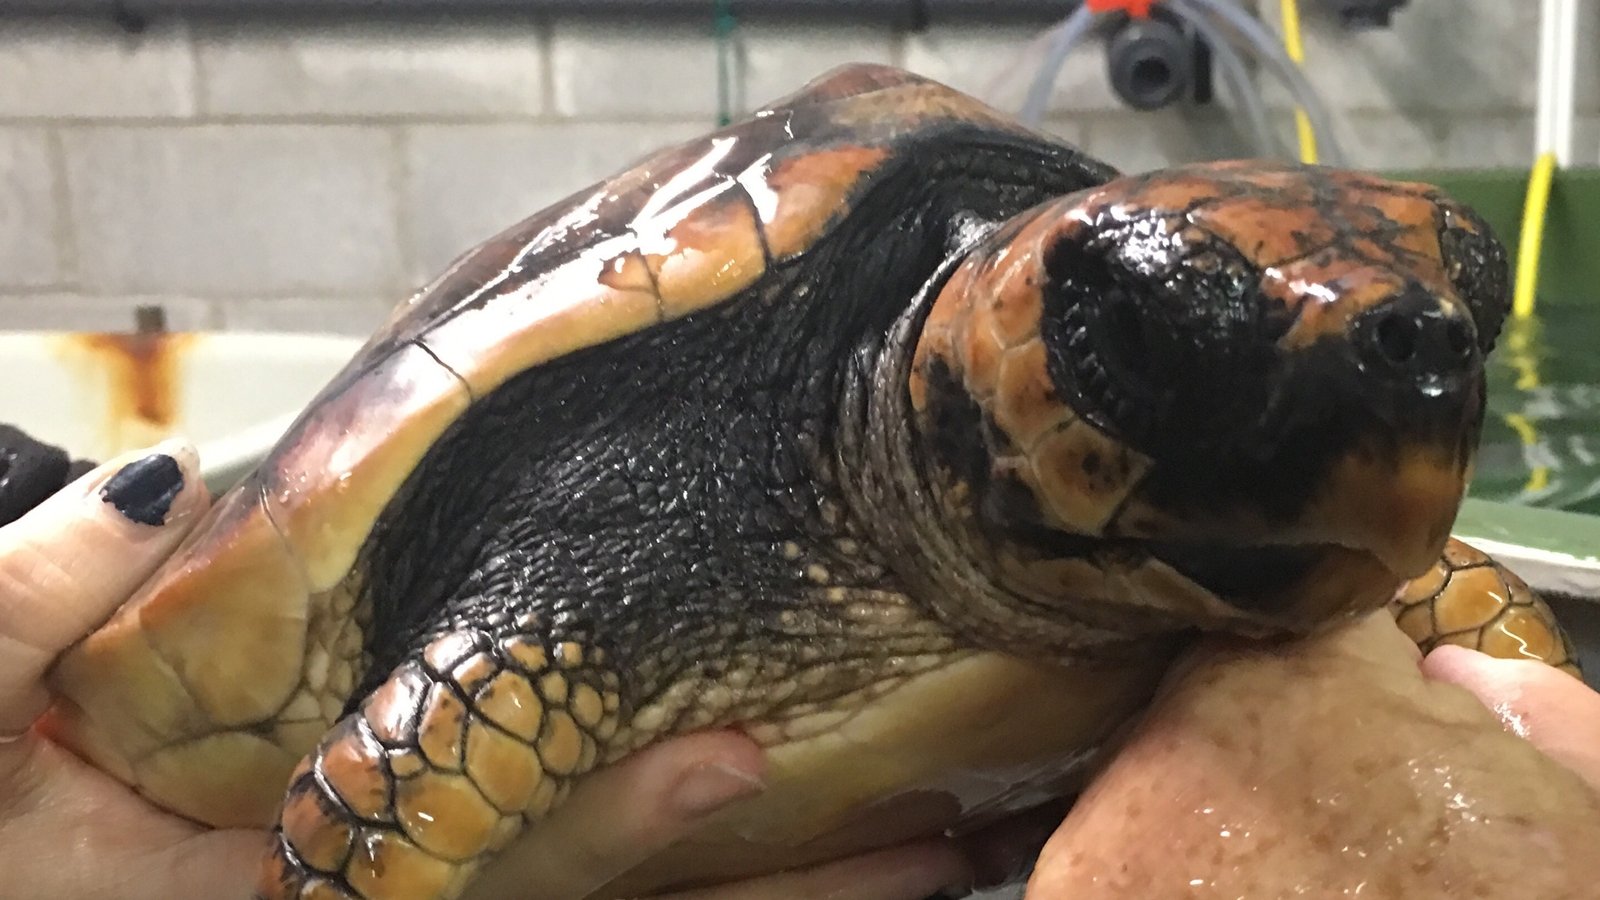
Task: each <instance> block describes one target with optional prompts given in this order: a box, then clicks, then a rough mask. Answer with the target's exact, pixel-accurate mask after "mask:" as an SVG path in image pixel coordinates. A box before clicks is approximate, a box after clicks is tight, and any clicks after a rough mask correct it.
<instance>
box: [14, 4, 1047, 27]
mask: <svg viewBox="0 0 1600 900" xmlns="http://www.w3.org/2000/svg"><path fill="white" fill-rule="evenodd" d="M1076 6H1077V2H1075V0H733V2H732V9H733V13H734V15H736V16H751V17H766V16H773V17H784V18H802V19H816V18H822V17H827V18H829V19H831V20H833V21H836V22H863V21H865V22H895V23H900V24H910V25H918V26H920V25H924V24H927V23H928V22H930V21H944V20H948V19H963V20H969V21H986V22H1002V21H1004V22H1019V21H1026V22H1047V21H1051V20H1056V19H1061V18H1063V17H1065V16H1066V15H1067V14H1068V13H1070V12H1072V10H1073V9H1074V8H1075V7H1076ZM712 10H713V4H712V0H0V16H3V15H8V14H11V15H14V14H30V15H37V14H47V13H56V14H76V15H85V14H89V15H105V16H116V17H129V16H132V17H140V16H158V15H174V14H177V15H181V14H190V13H193V14H204V15H208V16H209V15H222V14H229V15H237V16H245V17H252V18H255V17H260V16H264V15H268V14H316V13H344V14H349V13H360V14H362V15H372V16H382V15H390V14H416V13H446V14H449V13H456V14H465V13H484V12H526V13H557V14H562V15H593V16H607V15H620V14H625V15H630V16H662V17H674V18H682V17H697V18H699V17H709V16H710V15H711V14H712Z"/></svg>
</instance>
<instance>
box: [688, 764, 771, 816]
mask: <svg viewBox="0 0 1600 900" xmlns="http://www.w3.org/2000/svg"><path fill="white" fill-rule="evenodd" d="M764 787H765V785H764V784H763V783H762V781H761V779H760V778H757V777H756V776H755V775H752V774H751V773H749V772H743V771H740V770H738V769H735V768H734V767H732V766H729V765H725V764H723V763H710V764H707V765H704V766H700V767H699V768H696V769H691V770H690V771H689V773H688V774H686V775H684V776H683V779H682V780H681V781H679V782H678V787H677V790H676V791H675V792H674V794H673V802H674V803H675V804H677V807H678V810H679V811H680V812H682V813H683V814H684V815H686V816H688V817H690V818H697V817H700V816H705V815H709V814H711V813H713V812H716V811H717V810H719V809H721V808H722V807H724V806H727V805H728V804H729V803H732V802H733V801H735V800H739V799H741V798H744V797H749V796H752V795H754V794H759V793H760V792H761V791H762V789H763V788H764Z"/></svg>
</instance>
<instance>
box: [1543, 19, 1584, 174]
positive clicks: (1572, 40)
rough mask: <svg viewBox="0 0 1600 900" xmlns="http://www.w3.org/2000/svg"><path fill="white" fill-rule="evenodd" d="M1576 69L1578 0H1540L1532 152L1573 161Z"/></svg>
mask: <svg viewBox="0 0 1600 900" xmlns="http://www.w3.org/2000/svg"><path fill="white" fill-rule="evenodd" d="M1577 69H1578V0H1540V6H1539V98H1538V106H1537V107H1536V112H1535V117H1534V154H1535V155H1536V156H1537V155H1542V154H1545V153H1554V154H1555V155H1556V165H1558V166H1568V165H1571V163H1572V119H1573V114H1574V110H1573V81H1574V79H1575V78H1576V77H1577Z"/></svg>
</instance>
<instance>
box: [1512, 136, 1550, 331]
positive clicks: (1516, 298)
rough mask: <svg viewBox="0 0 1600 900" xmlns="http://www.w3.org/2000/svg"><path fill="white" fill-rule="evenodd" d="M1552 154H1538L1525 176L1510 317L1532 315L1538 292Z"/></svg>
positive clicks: (1548, 199)
mask: <svg viewBox="0 0 1600 900" xmlns="http://www.w3.org/2000/svg"><path fill="white" fill-rule="evenodd" d="M1555 170H1556V155H1555V154H1554V153H1548V152H1547V153H1541V154H1539V158H1538V160H1536V161H1535V162H1534V164H1533V172H1532V173H1531V174H1530V175H1529V176H1528V194H1527V197H1525V198H1524V200H1523V204H1522V235H1521V237H1520V239H1519V241H1518V245H1517V281H1516V287H1515V288H1514V289H1513V291H1512V294H1511V314H1512V315H1514V316H1516V317H1517V318H1519V319H1526V318H1528V317H1529V316H1531V315H1533V305H1534V298H1535V297H1536V296H1538V289H1539V257H1540V255H1541V253H1542V251H1543V248H1544V220H1545V211H1546V209H1548V208H1549V205H1550V182H1551V180H1552V178H1553V177H1554V175H1555Z"/></svg>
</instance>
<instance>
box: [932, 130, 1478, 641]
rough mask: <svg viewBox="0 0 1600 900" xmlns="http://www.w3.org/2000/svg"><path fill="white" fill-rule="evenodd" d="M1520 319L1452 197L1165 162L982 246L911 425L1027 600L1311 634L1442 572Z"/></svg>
mask: <svg viewBox="0 0 1600 900" xmlns="http://www.w3.org/2000/svg"><path fill="white" fill-rule="evenodd" d="M1506 308H1507V275H1506V260H1505V253H1504V251H1503V249H1502V248H1501V246H1500V245H1499V244H1498V243H1497V242H1496V240H1495V238H1494V237H1493V235H1492V234H1491V233H1490V230H1489V228H1488V226H1487V225H1486V224H1485V223H1484V222H1483V221H1482V220H1481V219H1479V218H1478V217H1477V216H1475V215H1474V214H1473V213H1471V212H1470V211H1469V210H1467V209H1465V208H1464V207H1462V206H1460V205H1459V204H1457V203H1455V202H1453V201H1451V200H1449V199H1448V198H1446V197H1444V196H1442V195H1441V194H1440V193H1439V192H1438V191H1437V190H1435V189H1433V188H1429V187H1426V186H1423V185H1415V184H1403V183H1396V182H1389V181H1383V180H1380V179H1377V178H1374V177H1370V176H1366V175H1360V174H1355V173H1348V172H1340V171H1334V170H1328V169H1322V168H1316V167H1302V166H1294V165H1282V166H1279V165H1276V164H1272V163H1263V162H1259V161H1257V162H1250V163H1223V164H1210V165H1202V166H1193V167H1185V168H1177V169H1171V170H1166V171H1163V172H1159V173H1155V174H1152V175H1145V176H1135V177H1128V178H1123V179H1120V180H1117V181H1113V182H1111V183H1109V184H1107V185H1104V186H1102V187H1099V188H1096V189H1092V190H1089V191H1085V192H1082V193H1079V194H1075V195H1072V196H1069V197H1065V198H1061V199H1060V200H1057V201H1054V202H1051V203H1048V204H1046V205H1044V206H1041V207H1037V208H1035V209H1033V210H1031V211H1029V212H1028V213H1025V214H1023V215H1022V216H1019V217H1018V218H1017V219H1015V220H1013V221H1011V222H1008V223H1007V224H1005V225H1004V226H1002V227H1001V228H1000V229H998V230H997V231H996V232H995V233H994V234H993V235H991V236H990V237H989V238H988V239H987V241H986V242H985V243H983V244H982V245H981V246H979V247H978V248H977V249H976V250H974V251H973V252H972V253H971V255H970V256H969V257H968V258H967V259H965V260H964V262H963V263H962V265H961V266H960V267H959V268H958V269H957V270H956V271H955V273H954V274H953V275H952V277H951V279H950V280H949V281H948V282H947V283H946V284H945V285H944V287H943V288H942V290H941V293H940V295H939V296H938V298H937V299H936V300H935V302H934V304H933V307H932V308H931V310H930V311H929V314H928V317H927V321H926V324H925V326H924V328H923V332H922V334H921V336H920V337H919V341H918V346H917V348H916V351H915V355H914V358H913V362H912V375H911V378H910V386H911V401H912V407H913V410H914V412H913V418H914V420H915V422H916V423H917V426H918V430H919V432H920V434H921V436H922V446H923V448H924V450H925V452H924V454H923V457H924V459H925V461H926V462H925V467H927V468H929V469H930V471H931V472H932V480H933V481H934V483H935V484H936V485H940V486H942V487H940V488H939V491H938V492H939V493H941V494H942V495H943V496H945V497H947V498H950V497H953V496H957V495H959V497H958V502H947V503H946V507H947V508H948V509H962V510H971V513H970V516H969V518H968V520H967V521H968V527H967V530H968V532H970V533H971V534H975V535H976V537H977V538H978V539H979V540H980V541H981V542H982V543H983V544H984V546H985V550H984V552H983V554H982V555H984V556H986V557H988V558H991V559H993V560H994V562H993V563H992V566H993V567H994V569H995V572H994V573H993V577H995V578H996V579H997V580H999V581H1000V582H1001V583H1003V584H1005V585H1006V586H1007V587H1008V588H1010V589H1011V591H1012V592H1013V593H1022V594H1024V595H1027V596H1029V597H1030V598H1031V599H1032V600H1033V601H1035V602H1036V603H1037V602H1051V599H1050V598H1053V597H1055V598H1059V597H1067V596H1070V597H1073V598H1083V597H1085V596H1090V595H1093V596H1092V599H1096V600H1100V601H1104V602H1103V603H1098V604H1091V605H1092V606H1096V607H1097V608H1100V607H1103V609H1100V610H1099V611H1100V612H1102V613H1104V615H1103V616H1102V619H1103V621H1105V622H1107V623H1114V622H1118V621H1126V620H1128V617H1129V615H1130V612H1129V610H1128V609H1127V607H1129V606H1137V607H1139V608H1140V610H1141V611H1142V614H1148V615H1149V616H1151V617H1152V618H1153V619H1154V620H1156V621H1160V622H1163V623H1168V624H1170V622H1171V621H1173V620H1176V621H1178V622H1185V623H1188V624H1204V623H1203V622H1200V621H1198V620H1216V619H1222V620H1225V621H1227V622H1229V623H1234V624H1238V623H1240V622H1249V621H1254V622H1256V623H1258V624H1260V625H1262V626H1264V627H1268V628H1284V627H1287V628H1290V629H1294V630H1303V629H1306V628H1310V627H1314V626H1316V625H1318V624H1320V623H1321V622H1323V621H1326V620H1328V619H1329V618H1330V617H1332V616H1334V615H1335V614H1338V613H1342V612H1356V611H1364V610H1370V609H1372V608H1375V607H1377V606H1378V605H1380V604H1381V603H1383V602H1384V601H1386V600H1387V599H1388V598H1389V597H1390V596H1391V595H1392V593H1393V591H1394V589H1395V588H1396V587H1397V586H1398V585H1399V583H1400V582H1401V581H1403V580H1404V579H1406V578H1409V577H1413V576H1416V575H1419V574H1421V573H1422V572H1424V571H1426V570H1427V569H1428V567H1429V566H1430V565H1432V563H1433V562H1434V561H1435V560H1436V559H1437V557H1438V554H1439V552H1440V551H1441V549H1442V548H1443V545H1444V543H1445V541H1446V539H1447V537H1448V534H1449V530H1450V527H1451V525H1452V524H1453V522H1454V519H1455V515H1456V511H1457V509H1458V507H1459V504H1460V501H1461V498H1462V495H1463V493H1464V491H1465V486H1466V483H1467V480H1468V478H1469V475H1470V471H1471V467H1472V459H1473V455H1474V452H1475V448H1476V446H1477V440H1478V435H1479V431H1480V428H1481V424H1482V419H1483V411H1484V365H1483V360H1484V356H1485V355H1486V354H1487V353H1488V352H1489V350H1490V349H1491V347H1492V345H1493V342H1494V339H1495V337H1496V335H1497V334H1498V333H1499V330H1500V326H1501V323H1502V320H1503V318H1504V316H1505V313H1506Z"/></svg>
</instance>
